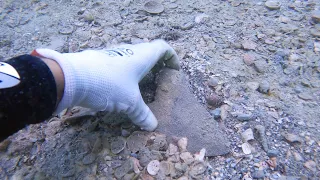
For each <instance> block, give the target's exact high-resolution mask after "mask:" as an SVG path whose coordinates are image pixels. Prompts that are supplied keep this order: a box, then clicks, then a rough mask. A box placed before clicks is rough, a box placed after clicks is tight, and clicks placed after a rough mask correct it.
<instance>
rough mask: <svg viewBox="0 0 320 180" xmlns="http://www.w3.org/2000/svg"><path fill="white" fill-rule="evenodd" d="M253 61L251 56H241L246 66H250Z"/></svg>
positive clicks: (253, 58)
mask: <svg viewBox="0 0 320 180" xmlns="http://www.w3.org/2000/svg"><path fill="white" fill-rule="evenodd" d="M254 61H255V57H254V55H252V54H249V53H246V54H244V55H243V62H244V63H245V64H246V65H248V66H251V65H252V64H253V63H254Z"/></svg>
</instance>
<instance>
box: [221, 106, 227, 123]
mask: <svg viewBox="0 0 320 180" xmlns="http://www.w3.org/2000/svg"><path fill="white" fill-rule="evenodd" d="M220 109H221V120H222V121H224V120H226V119H227V117H228V110H229V106H228V105H227V104H223V105H222V106H221V108H220Z"/></svg>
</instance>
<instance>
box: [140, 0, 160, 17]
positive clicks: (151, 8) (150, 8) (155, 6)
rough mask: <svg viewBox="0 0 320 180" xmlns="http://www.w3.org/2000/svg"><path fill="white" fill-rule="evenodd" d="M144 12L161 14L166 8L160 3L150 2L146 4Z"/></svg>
mask: <svg viewBox="0 0 320 180" xmlns="http://www.w3.org/2000/svg"><path fill="white" fill-rule="evenodd" d="M144 10H145V11H147V12H148V13H150V14H160V13H162V12H163V11H164V6H163V5H162V4H161V3H160V2H158V1H148V2H147V3H145V4H144Z"/></svg>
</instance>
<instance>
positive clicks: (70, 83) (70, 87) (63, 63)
mask: <svg viewBox="0 0 320 180" xmlns="http://www.w3.org/2000/svg"><path fill="white" fill-rule="evenodd" d="M34 52H35V53H37V54H39V55H40V56H41V57H45V58H48V59H52V60H54V61H56V62H57V63H58V64H59V65H60V67H61V69H62V71H63V74H64V82H65V84H64V92H63V96H62V99H61V101H60V103H59V104H58V106H57V108H56V110H55V112H54V114H55V115H56V114H59V113H60V112H61V111H63V110H64V109H66V108H69V107H71V106H72V103H73V101H74V97H75V88H76V82H75V77H74V72H75V70H74V67H73V66H72V64H71V62H69V61H68V60H66V59H65V57H64V56H63V54H61V53H59V52H57V51H54V50H51V49H36V50H34Z"/></svg>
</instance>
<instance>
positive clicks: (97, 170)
mask: <svg viewBox="0 0 320 180" xmlns="http://www.w3.org/2000/svg"><path fill="white" fill-rule="evenodd" d="M146 2H147V1H144V0H122V1H111V0H110V1H109V0H108V1H99V0H91V1H89V0H43V1H39V0H28V1H25V0H14V1H13V0H2V1H0V7H1V8H0V21H1V23H0V30H1V33H0V59H7V58H10V57H12V56H15V55H19V54H24V53H29V52H31V51H32V50H33V49H35V48H39V47H47V48H51V49H55V50H57V51H60V52H78V51H81V50H84V49H88V48H95V49H102V48H106V47H111V46H113V45H116V44H121V43H132V44H136V43H140V42H146V41H150V40H153V39H158V38H162V39H165V40H167V41H168V43H169V44H171V45H172V46H173V47H174V48H175V49H176V51H177V52H178V54H179V56H180V58H181V66H182V69H183V72H184V73H185V75H186V76H187V77H188V82H189V83H190V90H191V91H192V93H193V94H194V95H195V96H196V97H197V99H198V102H199V103H201V104H202V105H203V106H204V107H205V108H206V109H207V110H208V111H209V112H210V113H211V115H212V118H213V119H215V121H217V122H218V123H219V124H220V127H221V129H222V130H223V131H224V132H225V133H226V134H227V136H228V140H229V141H230V146H229V147H230V152H226V154H225V155H221V156H214V157H205V158H203V157H202V156H203V153H204V152H203V151H200V149H199V153H198V154H191V153H188V151H187V150H186V149H184V146H185V144H184V143H185V139H181V138H177V139H175V141H172V142H168V141H167V138H168V137H167V136H166V135H165V134H159V133H145V132H135V133H134V131H137V130H138V129H137V128H135V127H133V126H131V125H130V124H127V123H124V124H122V125H110V121H109V120H110V119H112V117H108V118H103V116H102V115H97V116H93V117H92V116H90V115H88V116H86V117H85V118H83V119H82V120H79V119H77V120H72V119H71V120H70V118H69V120H68V116H70V114H69V115H67V116H65V117H62V120H61V119H57V118H54V119H51V120H48V121H47V122H45V123H42V124H37V125H32V126H29V127H28V128H26V129H24V130H22V131H20V132H18V133H17V134H15V135H13V136H12V137H11V138H9V139H8V140H7V141H4V142H3V143H2V144H1V146H0V150H1V153H0V164H1V166H0V179H112V178H116V179H121V178H122V179H165V178H167V179H179V178H180V179H233V180H236V179H247V180H248V179H320V174H319V171H320V165H319V163H320V162H319V161H320V152H319V151H320V130H319V127H320V120H319V119H320V107H319V102H320V76H319V75H320V74H319V73H320V67H319V65H320V64H319V63H320V56H319V54H320V12H319V11H320V2H319V1H317V0H310V1H293V0H290V1H289V0H282V1H281V0H279V1H265V0H250V1H244V0H229V1H222V0H220V1H219V0H212V1H205V0H200V1H196V0H189V1H183V0H163V1H160V0H159V1H158V2H160V5H157V3H154V4H155V5H156V6H157V7H156V8H152V5H153V3H151V5H150V3H149V4H147V6H146V7H145V4H146ZM150 6H151V7H150ZM159 6H160V7H159ZM161 6H162V7H163V9H162V7H161ZM151 94H152V93H151ZM151 99H152V95H151ZM82 111H84V110H74V112H73V113H74V114H77V113H79V112H82ZM115 117H116V118H115V119H116V120H117V119H118V118H119V117H118V116H117V115H116V116H115ZM106 119H107V120H106ZM199 138H201V137H199ZM179 140H180V141H179ZM179 142H180V143H179Z"/></svg>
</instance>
